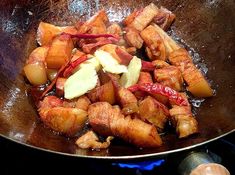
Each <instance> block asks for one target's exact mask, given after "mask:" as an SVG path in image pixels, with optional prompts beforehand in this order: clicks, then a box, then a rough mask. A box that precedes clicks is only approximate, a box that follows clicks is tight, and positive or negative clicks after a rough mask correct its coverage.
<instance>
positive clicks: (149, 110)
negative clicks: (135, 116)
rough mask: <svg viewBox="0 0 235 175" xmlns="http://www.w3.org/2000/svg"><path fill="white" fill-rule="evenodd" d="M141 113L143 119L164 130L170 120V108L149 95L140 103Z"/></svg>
mask: <svg viewBox="0 0 235 175" xmlns="http://www.w3.org/2000/svg"><path fill="white" fill-rule="evenodd" d="M139 114H140V116H141V118H142V119H143V120H147V121H148V122H150V123H152V124H154V125H155V126H156V127H157V128H158V130H159V131H162V130H163V128H164V126H165V124H166V122H167V120H168V115H169V112H168V109H167V107H166V106H165V105H163V104H161V103H160V102H158V101H157V100H155V99H154V98H153V97H150V96H148V97H147V98H145V99H144V100H142V101H141V102H140V103H139Z"/></svg>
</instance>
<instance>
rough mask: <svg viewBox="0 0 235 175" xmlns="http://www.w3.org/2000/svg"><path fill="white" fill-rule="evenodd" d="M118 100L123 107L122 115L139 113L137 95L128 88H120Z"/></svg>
mask: <svg viewBox="0 0 235 175" xmlns="http://www.w3.org/2000/svg"><path fill="white" fill-rule="evenodd" d="M118 99H119V102H120V104H121V106H122V113H123V114H124V115H129V114H132V113H136V112H138V110H139V108H138V104H137V99H136V97H135V95H134V94H133V93H132V92H131V91H129V90H128V89H126V88H123V87H120V88H119V90H118Z"/></svg>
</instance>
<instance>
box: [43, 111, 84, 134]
mask: <svg viewBox="0 0 235 175" xmlns="http://www.w3.org/2000/svg"><path fill="white" fill-rule="evenodd" d="M39 115H40V118H41V120H42V121H43V123H44V124H45V125H47V126H48V127H50V128H51V129H53V130H54V131H57V132H60V133H63V134H66V135H68V136H73V135H75V134H76V133H77V132H78V131H80V130H81V129H82V128H83V126H84V125H85V121H86V120H87V112H86V111H83V110H81V109H76V108H65V107H53V108H48V107H45V108H39Z"/></svg>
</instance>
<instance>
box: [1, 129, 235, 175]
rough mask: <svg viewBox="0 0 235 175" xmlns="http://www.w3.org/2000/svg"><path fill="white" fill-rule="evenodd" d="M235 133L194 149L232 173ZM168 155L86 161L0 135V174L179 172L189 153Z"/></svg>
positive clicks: (168, 174)
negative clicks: (43, 149)
mask: <svg viewBox="0 0 235 175" xmlns="http://www.w3.org/2000/svg"><path fill="white" fill-rule="evenodd" d="M234 138H235V133H232V134H230V135H228V136H226V137H224V138H222V139H219V140H217V141H214V142H211V143H209V144H207V145H204V146H201V147H199V148H197V149H195V150H193V152H200V153H207V155H209V156H210V157H211V159H213V161H214V162H217V163H220V164H222V165H223V166H225V167H226V168H227V169H228V170H229V171H230V173H231V175H233V174H235V166H234V165H235V141H234V140H235V139H234ZM190 152H191V151H190ZM190 152H189V151H187V152H183V153H175V154H170V155H169V156H167V157H164V158H156V159H146V160H141V161H140V160H137V161H124V162H118V161H115V162H111V161H110V160H99V161H97V160H87V159H78V158H76V157H72V158H71V157H67V156H61V155H56V154H53V153H47V152H43V151H40V150H35V149H31V148H28V147H26V146H23V145H19V144H16V143H14V142H11V141H8V140H7V139H4V138H0V155H1V156H0V157H1V166H0V167H1V170H0V174H1V175H8V174H13V173H14V172H15V171H16V172H17V173H18V174H32V173H35V172H36V173H38V174H39V173H43V174H45V173H46V174H57V173H61V172H66V174H69V173H73V174H74V173H76V174H103V175H106V174H109V175H120V174H125V175H129V174H130V175H145V174H146V175H147V174H148V175H158V174H164V175H178V172H177V170H178V167H179V163H180V162H181V161H182V159H183V157H185V156H186V155H187V154H190Z"/></svg>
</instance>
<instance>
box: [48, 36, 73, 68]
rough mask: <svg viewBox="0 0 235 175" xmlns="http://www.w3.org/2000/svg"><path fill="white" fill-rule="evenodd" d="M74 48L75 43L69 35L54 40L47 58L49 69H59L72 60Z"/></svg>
mask: <svg viewBox="0 0 235 175" xmlns="http://www.w3.org/2000/svg"><path fill="white" fill-rule="evenodd" d="M73 48H74V46H73V41H72V39H71V37H70V36H69V35H60V36H58V37H56V38H54V39H53V41H52V43H51V46H50V48H49V50H48V54H47V57H46V63H47V67H48V68H50V69H59V68H60V67H61V66H62V65H64V64H65V63H66V62H67V61H68V60H69V59H70V57H71V53H72V50H73Z"/></svg>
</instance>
